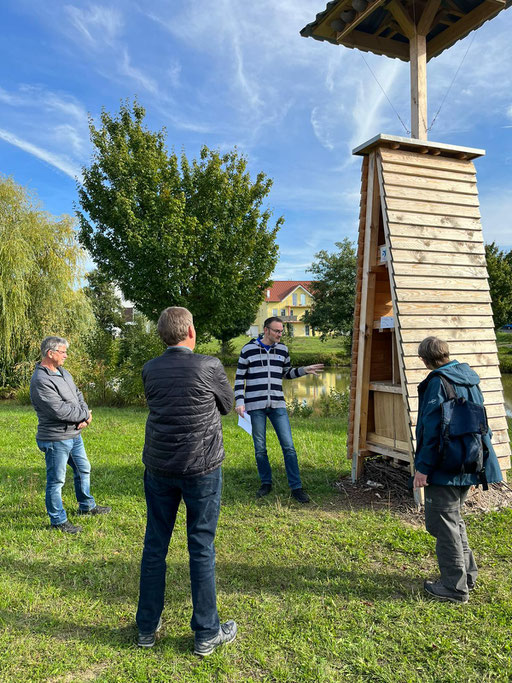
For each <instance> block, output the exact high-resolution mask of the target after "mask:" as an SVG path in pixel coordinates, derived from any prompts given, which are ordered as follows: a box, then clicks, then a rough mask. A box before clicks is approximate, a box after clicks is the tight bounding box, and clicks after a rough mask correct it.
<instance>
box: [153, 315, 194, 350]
mask: <svg viewBox="0 0 512 683" xmlns="http://www.w3.org/2000/svg"><path fill="white" fill-rule="evenodd" d="M193 324H194V319H193V318H192V313H191V312H190V311H189V310H188V309H187V308H183V307H182V306H169V308H166V309H165V311H162V313H161V314H160V318H159V319H158V325H157V330H158V334H159V335H160V337H161V338H162V341H163V342H164V343H165V344H167V346H176V345H177V344H179V343H180V342H181V341H184V340H185V339H186V338H187V335H188V328H189V327H190V326H191V325H193Z"/></svg>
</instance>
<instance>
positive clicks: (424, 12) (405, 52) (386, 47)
mask: <svg viewBox="0 0 512 683" xmlns="http://www.w3.org/2000/svg"><path fill="white" fill-rule="evenodd" d="M511 4H512V0H369V1H368V0H332V1H331V2H328V3H327V6H326V8H325V9H324V10H323V11H322V12H319V13H318V14H317V15H316V19H315V21H312V22H311V23H309V24H307V25H306V26H304V28H303V29H302V31H301V32H300V34H301V36H303V37H304V38H308V37H311V38H314V39H315V40H325V41H328V42H329V43H333V44H334V45H344V46H345V47H351V48H358V49H359V50H363V51H365V52H374V53H375V54H380V55H386V56H387V57H397V58H398V59H402V60H404V61H409V41H410V39H411V38H412V37H413V36H414V35H415V34H416V33H418V34H420V35H425V36H426V38H427V59H432V57H437V56H438V55H440V54H441V52H443V51H444V50H446V49H447V48H449V47H451V46H452V45H453V44H454V43H456V42H457V41H458V40H461V39H462V38H464V37H465V36H467V35H468V33H470V32H471V31H474V30H475V29H477V28H478V27H479V26H481V25H482V24H483V23H485V22H486V21H488V20H489V19H492V18H493V17H495V16H496V15H497V14H498V13H499V12H501V11H502V10H503V9H507V8H508V7H510V5H511Z"/></svg>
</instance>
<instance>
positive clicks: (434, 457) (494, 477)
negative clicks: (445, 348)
mask: <svg viewBox="0 0 512 683" xmlns="http://www.w3.org/2000/svg"><path fill="white" fill-rule="evenodd" d="M440 375H444V376H445V377H446V378H447V379H448V380H449V381H450V382H451V383H452V384H453V387H454V390H455V394H456V395H457V396H462V397H464V398H465V399H467V400H470V401H474V402H475V403H479V404H480V405H482V404H483V397H482V392H481V391H480V387H479V386H478V384H479V382H480V378H479V377H478V375H477V374H476V372H474V370H472V369H471V368H470V367H469V365H468V364H467V363H459V362H458V361H456V360H453V361H450V362H449V363H447V364H446V365H443V366H441V367H440V368H437V369H436V370H432V372H431V373H430V374H429V375H428V377H427V378H426V379H424V380H423V382H420V384H419V385H418V402H419V406H418V424H417V425H416V441H417V443H416V457H415V461H414V465H415V467H416V469H417V470H418V471H419V472H421V473H422V474H426V475H428V481H429V483H430V484H439V485H441V486H471V485H476V484H478V477H477V475H476V474H450V473H448V472H442V471H440V470H438V469H436V464H437V461H438V457H439V441H440V435H441V404H442V403H444V402H445V401H446V400H447V398H448V397H447V395H446V392H445V390H444V387H443V385H442V382H441V378H440ZM491 437H492V432H491V430H490V429H489V431H488V433H487V434H485V435H484V436H483V437H482V440H483V442H484V444H485V445H486V446H487V448H488V450H489V457H488V458H487V461H486V464H485V473H486V476H487V481H488V482H489V483H491V482H496V481H501V480H502V475H501V470H500V466H499V463H498V459H497V457H496V454H495V452H494V448H493V447H492V444H491Z"/></svg>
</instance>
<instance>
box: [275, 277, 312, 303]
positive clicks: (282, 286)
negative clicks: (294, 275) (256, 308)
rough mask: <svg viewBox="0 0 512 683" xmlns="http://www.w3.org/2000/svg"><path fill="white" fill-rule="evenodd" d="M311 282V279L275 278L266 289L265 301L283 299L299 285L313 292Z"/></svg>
mask: <svg viewBox="0 0 512 683" xmlns="http://www.w3.org/2000/svg"><path fill="white" fill-rule="evenodd" d="M311 284H312V283H311V280H274V283H273V285H272V286H271V287H267V289H266V290H265V301H282V300H283V299H286V297H287V296H288V294H290V293H291V292H293V290H294V289H295V288H296V287H298V286H299V285H302V287H304V289H305V290H306V291H307V292H309V294H311V293H312V292H311Z"/></svg>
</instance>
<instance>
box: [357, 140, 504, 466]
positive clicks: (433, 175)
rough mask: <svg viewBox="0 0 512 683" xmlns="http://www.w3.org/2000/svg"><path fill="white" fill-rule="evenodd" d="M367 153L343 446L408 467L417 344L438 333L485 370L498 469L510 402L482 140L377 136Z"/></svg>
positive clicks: (419, 370) (418, 372) (419, 371)
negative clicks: (485, 204)
mask: <svg viewBox="0 0 512 683" xmlns="http://www.w3.org/2000/svg"><path fill="white" fill-rule="evenodd" d="M354 153H355V154H359V155H362V156H363V164H362V189H361V210H360V223H359V243H358V267H357V286H356V306H355V312H354V336H353V349H352V376H351V401H350V414H349V430H348V443H347V446H348V448H347V453H348V456H349V457H351V458H352V474H353V478H354V479H357V478H358V477H359V476H360V474H361V472H362V467H363V462H364V458H365V456H368V455H381V456H385V457H388V458H392V459H393V460H394V461H398V462H405V463H407V464H409V466H410V468H411V471H413V462H414V449H415V438H414V431H415V429H414V428H415V425H416V418H417V410H418V398H417V385H418V383H419V382H420V381H421V380H422V379H424V378H425V377H426V376H427V374H428V370H426V369H425V367H424V365H423V363H422V362H421V360H420V359H419V358H418V357H417V348H418V343H419V342H420V341H421V340H422V339H423V338H425V337H427V336H429V335H430V334H438V335H439V336H440V337H442V338H443V339H445V340H446V341H448V342H449V344H450V350H451V353H452V357H453V358H456V359H457V360H459V361H461V362H467V363H469V364H470V365H471V367H473V368H474V369H475V370H476V372H477V373H478V374H479V375H480V377H481V389H482V392H483V395H484V401H485V405H486V408H487V412H488V416H489V422H490V426H491V429H492V431H493V444H494V448H495V450H496V453H497V455H498V458H499V461H500V466H501V468H502V469H503V470H506V469H508V468H509V467H510V445H509V439H508V431H507V422H506V416H505V406H504V400H503V391H502V385H501V375H500V370H499V364H498V354H497V347H496V337H495V333H494V325H493V318H492V309H491V298H490V293H489V284H488V279H487V268H486V262H485V251H484V243H483V235H482V226H481V222H480V211H479V206H478V194H477V186H476V171H475V167H474V164H473V161H472V160H473V159H475V158H477V157H479V156H482V155H483V154H484V152H483V151H482V150H476V149H471V148H463V147H455V146H450V145H442V144H436V143H433V142H428V143H426V142H425V141H418V140H411V139H408V138H399V137H394V136H383V135H381V136H378V137H377V138H375V139H373V140H371V141H370V142H368V143H366V144H365V145H362V146H361V147H359V148H357V149H356V150H354Z"/></svg>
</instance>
